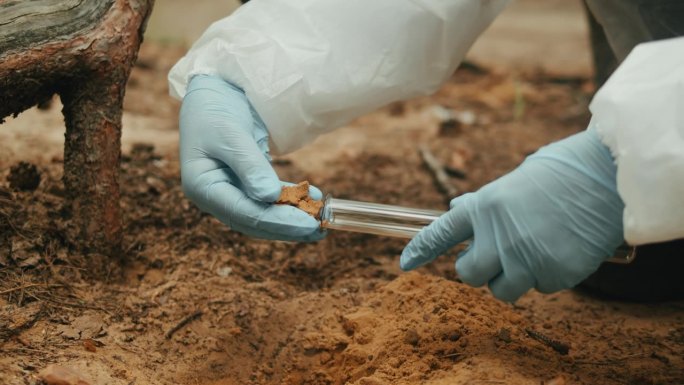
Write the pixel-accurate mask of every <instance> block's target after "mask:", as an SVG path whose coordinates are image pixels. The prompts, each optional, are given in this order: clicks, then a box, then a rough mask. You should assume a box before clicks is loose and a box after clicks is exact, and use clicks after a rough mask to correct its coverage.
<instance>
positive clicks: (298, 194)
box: [275, 181, 323, 220]
mask: <svg viewBox="0 0 684 385" xmlns="http://www.w3.org/2000/svg"><path fill="white" fill-rule="evenodd" d="M275 203H276V204H285V205H290V206H294V207H297V208H298V209H300V210H303V211H304V212H306V213H307V214H309V215H311V216H312V217H314V218H316V219H319V220H320V219H321V209H322V208H323V201H318V200H315V199H312V198H311V197H310V196H309V182H308V181H303V182H299V183H297V184H296V185H294V186H283V187H282V191H281V193H280V196H279V197H278V200H277V201H276V202H275Z"/></svg>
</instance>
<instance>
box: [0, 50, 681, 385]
mask: <svg viewBox="0 0 684 385" xmlns="http://www.w3.org/2000/svg"><path fill="white" fill-rule="evenodd" d="M181 54H182V50H180V49H172V48H169V47H164V46H160V45H153V44H146V45H145V46H144V48H143V50H142V52H141V56H140V60H139V62H138V65H137V66H136V68H135V70H134V73H133V75H132V77H131V80H130V82H129V85H128V90H127V97H126V102H125V109H126V116H125V121H124V130H125V138H124V143H125V144H124V151H125V157H124V161H123V164H122V175H121V185H122V189H123V192H122V195H123V202H122V206H123V209H124V213H125V222H126V230H125V233H126V239H125V248H126V253H125V264H124V266H123V268H116V265H115V264H113V268H112V274H111V275H110V277H109V278H108V279H107V280H104V281H103V280H96V279H93V277H91V276H90V275H89V274H88V272H87V271H85V270H84V269H83V266H84V263H83V256H82V255H79V254H78V253H77V252H75V251H74V249H73V247H72V241H73V239H72V238H70V237H71V236H70V234H71V233H70V229H69V219H68V217H67V216H66V214H65V211H64V210H63V209H62V203H63V201H62V197H63V195H64V191H63V185H62V183H61V181H60V178H61V170H62V157H61V155H60V151H61V150H60V148H59V145H58V144H59V140H60V135H63V131H62V128H61V123H60V118H59V110H60V108H61V107H60V105H59V101H58V100H55V101H54V103H53V105H52V106H51V107H50V108H49V109H48V110H47V111H39V110H31V111H29V112H27V113H25V114H23V115H21V116H19V118H18V119H17V120H16V121H10V122H9V123H8V125H9V126H10V127H12V125H15V126H14V127H15V128H16V125H17V124H19V122H20V121H22V122H23V123H21V124H22V129H21V130H16V129H10V130H9V131H8V132H5V133H3V135H4V136H3V140H2V141H1V142H0V384H3V385H4V384H37V383H39V381H38V377H37V376H38V375H37V373H38V372H39V371H40V370H41V369H43V368H45V367H46V366H47V365H49V364H51V363H58V364H59V365H62V366H64V367H69V368H72V369H74V370H76V371H77V372H79V373H80V374H81V375H82V376H83V377H84V378H85V379H87V380H88V381H89V383H91V384H117V385H118V384H122V385H130V384H136V385H146V384H201V385H232V384H358V385H380V384H514V385H517V384H521V385H522V384H547V385H548V384H556V385H559V384H676V383H684V302H668V303H659V304H635V303H626V302H618V301H613V300H609V299H605V298H597V297H594V296H591V295H589V294H587V293H583V292H581V291H564V292H560V293H556V294H552V295H541V294H539V293H536V292H530V293H528V294H527V295H525V296H524V297H523V298H522V299H521V300H520V301H518V302H517V303H516V304H515V305H510V304H504V303H501V302H499V301H497V300H495V299H493V297H492V296H491V295H490V294H489V293H488V291H487V290H486V289H476V288H471V287H468V286H466V285H464V284H462V283H460V282H459V281H458V278H457V277H456V275H455V272H454V269H453V262H454V257H455V254H456V252H457V250H454V251H452V252H450V253H449V255H447V256H444V257H443V258H441V259H440V260H438V261H437V262H436V263H433V264H431V265H430V266H428V267H425V268H422V269H420V270H419V271H418V272H413V273H402V272H401V271H400V270H399V267H398V257H399V254H400V253H401V250H402V247H403V246H404V244H405V241H403V240H397V239H389V238H383V237H376V236H370V235H361V234H352V233H341V232H337V233H330V234H329V235H328V237H327V238H326V239H325V240H323V241H321V242H319V243H317V244H291V243H281V242H266V241H259V240H254V239H249V238H247V237H244V236H242V235H240V234H237V233H234V232H231V231H230V229H228V228H226V227H225V226H223V225H221V224H220V223H218V222H217V221H216V220H214V219H213V218H211V217H209V216H208V215H206V214H202V213H200V212H199V211H198V210H197V209H196V208H195V207H194V206H193V205H192V204H191V203H189V202H188V201H187V200H185V199H184V197H183V194H182V192H181V189H180V185H179V170H178V158H177V155H176V148H177V145H176V140H177V139H176V135H177V128H176V124H177V123H176V114H177V109H178V104H177V103H176V102H174V101H172V100H171V99H170V98H169V97H168V96H167V95H166V83H165V74H166V72H167V71H168V69H169V67H170V66H171V65H172V63H174V62H175V60H177V58H178V57H179V55H181ZM592 92H593V86H592V84H591V82H590V81H588V80H587V79H586V78H585V77H559V76H557V75H550V74H548V73H547V72H543V71H530V72H527V73H523V72H515V73H513V72H507V71H505V72H501V71H492V70H488V69H487V68H481V67H478V66H475V65H468V66H464V67H463V68H461V69H460V70H459V71H458V72H457V73H456V74H455V76H454V77H453V78H452V79H451V80H450V81H449V83H448V84H447V85H446V86H445V87H444V88H443V89H442V90H441V91H439V92H438V93H437V94H436V95H434V96H432V97H425V98H420V99H417V100H412V101H410V102H406V103H399V104H394V105H392V106H388V107H387V108H384V109H382V110H380V111H377V112H375V113H373V114H370V115H368V116H365V117H363V118H360V119H358V120H357V121H355V122H354V123H353V124H351V125H349V126H348V127H345V128H343V129H340V130H338V131H336V132H335V133H333V134H330V135H327V136H324V137H322V138H320V139H318V140H317V141H316V142H315V143H314V144H313V145H310V146H308V147H306V148H304V149H303V150H300V151H298V152H296V153H294V154H291V155H288V156H284V157H279V158H276V162H275V164H276V169H277V171H278V173H279V175H280V176H281V178H282V179H286V180H291V181H299V180H305V179H306V180H309V181H311V182H312V183H313V184H315V185H317V186H319V187H320V188H321V189H323V190H324V191H325V192H328V193H332V194H333V195H334V196H337V197H341V198H352V199H358V200H367V201H373V202H383V203H391V204H403V205H408V206H414V207H425V208H445V207H446V202H447V201H448V198H449V197H447V196H446V195H445V194H443V193H441V192H440V191H439V189H438V188H437V187H436V186H435V185H434V182H433V178H432V175H431V173H430V172H429V171H428V170H427V169H426V168H425V167H424V165H423V162H422V160H421V158H420V155H419V153H418V150H417V148H418V144H421V143H425V144H427V145H428V147H429V148H430V149H431V150H432V151H433V152H434V154H435V155H436V156H437V157H438V158H439V159H440V160H441V161H442V162H443V163H444V164H446V165H448V166H449V167H451V168H452V169H453V170H457V171H458V170H460V171H462V172H463V174H465V175H458V176H454V177H453V178H452V180H451V182H452V183H453V184H454V185H455V186H456V187H457V188H458V189H459V190H460V191H461V192H466V191H473V190H475V189H477V188H478V187H479V186H482V185H483V184H485V183H487V182H488V181H490V180H492V179H494V178H496V177H497V176H500V175H502V174H504V173H505V172H507V171H509V170H511V169H512V168H514V167H515V166H516V165H517V164H518V163H520V162H521V161H522V160H523V159H524V157H525V156H526V155H527V154H529V153H531V152H533V151H535V150H536V149H537V148H538V147H540V146H542V145H543V144H545V143H548V142H550V141H553V140H556V139H560V138H563V137H565V136H568V135H570V134H572V133H573V132H576V131H579V130H581V129H583V128H584V127H585V126H586V123H587V122H588V118H589V117H588V114H587V112H586V111H587V103H588V100H589V99H590V97H591V93H592ZM449 119H452V120H451V121H450V122H449ZM445 120H446V121H447V123H444V121H445ZM4 128H5V127H0V132H1V131H3V129H4ZM150 128H153V129H150ZM19 161H27V162H30V163H33V164H35V165H36V166H37V168H38V171H39V173H40V176H41V183H40V185H39V187H38V188H37V190H35V191H33V192H31V191H16V190H13V189H11V188H10V185H9V182H8V181H7V178H8V176H9V174H10V168H11V166H13V165H15V164H17V163H18V162H19ZM456 174H458V173H455V174H454V175H456Z"/></svg>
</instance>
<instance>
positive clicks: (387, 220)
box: [321, 195, 444, 238]
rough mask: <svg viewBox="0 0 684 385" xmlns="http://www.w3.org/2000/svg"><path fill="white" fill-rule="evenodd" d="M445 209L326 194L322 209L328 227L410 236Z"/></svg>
mask: <svg viewBox="0 0 684 385" xmlns="http://www.w3.org/2000/svg"><path fill="white" fill-rule="evenodd" d="M442 214H444V211H439V210H427V209H414V208H409V207H401V206H392V205H384V204H379V203H367V202H359V201H351V200H346V199H338V198H333V197H332V196H330V195H328V196H327V197H326V198H325V204H324V206H323V210H322V213H321V220H322V224H321V226H322V227H324V228H327V229H334V230H344V231H354V232H358V233H366V234H376V235H385V236H390V237H400V238H413V236H414V235H416V234H417V233H418V232H419V231H420V230H421V229H422V228H423V227H425V226H427V225H429V224H430V223H432V221H434V220H435V219H437V218H438V217H439V216H440V215H442Z"/></svg>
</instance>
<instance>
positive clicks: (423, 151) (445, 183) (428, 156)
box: [418, 144, 458, 199]
mask: <svg viewBox="0 0 684 385" xmlns="http://www.w3.org/2000/svg"><path fill="white" fill-rule="evenodd" d="M418 151H419V152H420V156H421V158H423V162H424V163H425V166H427V168H428V170H430V172H431V173H432V176H433V178H434V179H435V183H437V186H439V188H440V189H441V190H442V192H443V193H444V194H446V195H447V198H448V199H451V198H454V197H456V196H457V195H458V189H457V188H456V186H454V185H453V184H452V183H451V181H450V180H449V175H448V174H447V173H446V171H445V169H444V165H443V164H442V162H440V161H439V159H437V157H436V156H435V155H434V154H433V153H432V151H430V149H429V148H428V146H427V145H425V144H421V145H420V146H419V147H418Z"/></svg>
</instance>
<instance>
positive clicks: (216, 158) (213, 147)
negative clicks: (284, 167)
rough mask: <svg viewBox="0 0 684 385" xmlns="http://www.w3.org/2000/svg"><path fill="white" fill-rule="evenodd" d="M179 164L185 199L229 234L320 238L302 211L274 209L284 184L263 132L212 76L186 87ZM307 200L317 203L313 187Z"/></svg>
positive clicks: (231, 90)
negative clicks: (221, 225) (209, 215)
mask: <svg viewBox="0 0 684 385" xmlns="http://www.w3.org/2000/svg"><path fill="white" fill-rule="evenodd" d="M180 161H181V179H182V183H183V191H184V192H185V194H186V196H187V197H188V198H189V199H190V200H191V201H193V202H194V203H195V204H196V205H197V206H198V207H199V208H200V209H201V210H202V211H205V212H208V213H210V214H212V215H213V216H214V217H216V218H218V219H219V220H220V221H221V222H223V223H225V224H226V225H228V226H230V227H231V228H232V229H233V230H236V231H239V232H241V233H243V234H246V235H249V236H252V237H257V238H264V239H271V240H284V241H316V240H319V239H321V238H323V237H324V236H325V233H323V232H321V231H319V223H318V221H317V220H315V219H314V218H313V217H311V216H310V215H308V214H306V213H305V212H304V211H301V210H299V209H297V208H295V207H292V206H286V205H274V204H273V202H275V200H276V199H278V196H279V195H280V191H281V186H282V185H283V184H286V183H285V182H281V181H280V180H279V179H278V176H277V175H276V173H275V171H274V170H273V167H271V164H270V156H269V149H268V131H267V130H266V127H265V126H264V123H263V122H262V121H261V119H260V118H259V115H258V114H257V113H256V111H255V110H254V109H253V108H252V106H251V105H250V103H249V101H248V100H247V97H246V96H245V94H244V92H243V91H242V90H241V89H239V88H238V87H236V86H234V85H232V84H230V83H228V82H226V81H224V80H223V79H221V78H219V77H217V76H208V75H198V76H195V77H193V78H192V80H191V81H190V84H189V85H188V91H187V94H186V95H185V97H184V98H183V104H182V107H181V111H180ZM310 195H311V197H312V198H314V199H321V198H322V193H321V191H320V190H318V189H317V188H315V187H312V188H311V189H310Z"/></svg>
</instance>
